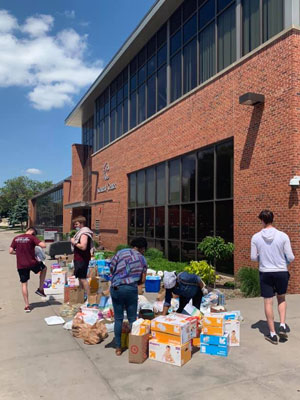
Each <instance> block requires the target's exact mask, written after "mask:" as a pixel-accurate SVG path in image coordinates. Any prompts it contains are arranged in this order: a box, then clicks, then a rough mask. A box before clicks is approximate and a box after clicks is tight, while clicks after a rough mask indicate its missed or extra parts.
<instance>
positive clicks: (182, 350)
mask: <svg viewBox="0 0 300 400" xmlns="http://www.w3.org/2000/svg"><path fill="white" fill-rule="evenodd" d="M149 358H150V359H151V360H155V361H160V362H163V363H166V364H171V365H176V366H178V367H181V366H182V365H184V364H186V363H187V362H188V361H190V359H191V358H192V346H191V342H190V341H189V342H188V343H185V344H183V345H182V346H176V345H173V344H165V343H160V342H158V341H157V340H156V339H151V340H150V342H149Z"/></svg>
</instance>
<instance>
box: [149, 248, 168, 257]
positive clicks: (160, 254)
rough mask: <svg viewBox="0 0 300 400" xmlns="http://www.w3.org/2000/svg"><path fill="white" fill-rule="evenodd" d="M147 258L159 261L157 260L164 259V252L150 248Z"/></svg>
mask: <svg viewBox="0 0 300 400" xmlns="http://www.w3.org/2000/svg"><path fill="white" fill-rule="evenodd" d="M145 257H147V258H149V259H150V258H151V259H157V258H164V254H163V252H162V251H160V250H158V249H156V248H154V247H150V248H149V249H148V250H147V251H146V253H145Z"/></svg>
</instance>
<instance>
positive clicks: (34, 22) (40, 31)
mask: <svg viewBox="0 0 300 400" xmlns="http://www.w3.org/2000/svg"><path fill="white" fill-rule="evenodd" d="M53 23H54V18H53V17H52V16H51V15H43V14H40V15H37V16H36V17H29V18H27V19H26V21H25V24H24V25H23V26H22V31H23V32H25V33H28V34H29V35H30V36H32V37H38V36H41V35H45V34H46V33H47V32H48V31H50V30H51V29H52V27H53Z"/></svg>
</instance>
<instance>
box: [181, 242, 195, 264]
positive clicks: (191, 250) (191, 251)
mask: <svg viewBox="0 0 300 400" xmlns="http://www.w3.org/2000/svg"><path fill="white" fill-rule="evenodd" d="M195 254H196V253H195V243H185V242H182V243H181V261H182V262H190V261H193V260H196V257H195Z"/></svg>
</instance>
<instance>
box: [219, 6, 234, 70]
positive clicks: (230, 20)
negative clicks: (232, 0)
mask: <svg viewBox="0 0 300 400" xmlns="http://www.w3.org/2000/svg"><path fill="white" fill-rule="evenodd" d="M235 32H236V29H235V5H233V6H231V7H230V8H228V9H227V10H226V11H224V12H223V13H222V14H221V15H220V16H219V17H218V71H221V70H222V69H223V68H226V67H228V65H230V64H232V63H233V62H234V61H235V59H236V33H235Z"/></svg>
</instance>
